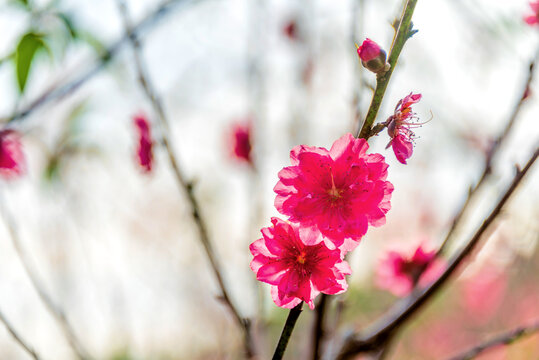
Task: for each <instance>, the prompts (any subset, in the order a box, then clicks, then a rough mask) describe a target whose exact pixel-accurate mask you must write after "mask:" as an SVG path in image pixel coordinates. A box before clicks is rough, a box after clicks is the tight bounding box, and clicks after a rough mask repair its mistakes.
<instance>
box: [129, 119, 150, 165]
mask: <svg viewBox="0 0 539 360" xmlns="http://www.w3.org/2000/svg"><path fill="white" fill-rule="evenodd" d="M133 122H134V124H135V128H136V130H137V134H138V137H139V140H138V149H137V160H138V163H139V165H140V167H141V168H142V169H143V171H144V172H146V173H149V172H151V171H152V165H153V152H152V148H153V141H152V136H151V133H150V123H149V121H148V119H147V118H146V116H145V115H143V114H138V115H135V116H134V117H133Z"/></svg>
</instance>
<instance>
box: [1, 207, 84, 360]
mask: <svg viewBox="0 0 539 360" xmlns="http://www.w3.org/2000/svg"><path fill="white" fill-rule="evenodd" d="M0 203H3V201H0ZM0 210H1V211H0V212H1V215H2V217H3V220H4V223H5V224H6V227H7V230H8V233H9V235H10V237H11V241H12V243H13V247H14V248H15V250H16V253H17V256H18V257H19V260H20V261H21V264H22V265H23V268H24V271H25V272H26V275H28V278H29V279H30V282H31V284H32V287H33V288H34V289H35V290H36V292H37V294H38V296H39V299H40V300H41V302H42V303H43V304H44V305H45V308H46V309H47V310H48V311H49V312H50V314H51V315H52V317H53V318H54V319H55V320H56V322H57V323H58V325H60V328H61V329H62V332H63V333H64V335H65V337H66V338H67V340H68V342H69V345H70V346H71V348H72V349H73V352H74V353H75V354H76V355H77V357H78V358H79V359H82V360H85V359H91V357H90V356H89V355H88V352H87V351H86V350H85V349H84V347H83V346H82V344H81V342H80V340H79V339H78V338H77V336H76V335H75V331H74V329H73V327H72V326H71V324H70V323H69V320H68V319H67V316H66V315H65V313H64V311H63V310H62V308H61V307H60V306H58V305H57V304H55V303H54V301H53V300H52V298H51V296H50V295H49V294H48V292H47V291H46V290H45V286H44V284H43V283H42V282H41V280H40V279H39V276H38V275H37V271H36V270H35V269H34V268H33V266H32V265H31V263H30V259H29V256H28V254H27V252H26V251H25V250H24V248H23V246H22V243H21V241H20V238H19V234H18V232H17V228H16V225H15V221H14V219H13V218H12V217H11V215H10V214H9V212H8V209H7V207H6V206H1V209H0Z"/></svg>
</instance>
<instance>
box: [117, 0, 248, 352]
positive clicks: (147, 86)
mask: <svg viewBox="0 0 539 360" xmlns="http://www.w3.org/2000/svg"><path fill="white" fill-rule="evenodd" d="M117 2H118V6H119V8H120V13H121V15H122V18H123V21H124V26H125V30H126V33H127V35H128V37H129V39H130V42H131V46H132V48H133V58H134V62H135V66H136V71H137V73H138V81H139V83H140V86H141V88H142V90H143V91H144V93H145V94H146V97H147V98H148V100H149V101H150V102H151V104H152V106H153V109H154V111H155V112H156V113H157V115H158V118H159V121H160V125H161V126H162V129H163V131H162V142H163V145H164V147H165V150H166V152H167V155H168V159H169V162H170V165H171V168H172V170H173V172H174V175H175V178H176V181H177V183H178V185H179V187H180V191H182V192H184V193H185V194H186V195H187V199H188V201H189V204H190V206H191V213H192V217H193V220H194V223H195V225H196V228H197V230H198V235H199V237H198V238H199V240H200V242H201V243H202V245H203V247H204V250H205V252H206V256H207V258H208V260H209V262H210V265H211V268H212V270H213V273H214V275H215V278H216V280H217V283H218V285H219V288H220V290H221V295H220V299H221V300H222V301H223V303H224V304H225V305H226V306H227V307H228V309H229V310H230V312H231V314H232V315H233V317H234V319H235V320H236V322H237V323H238V325H239V326H240V328H241V329H242V331H243V334H244V347H245V353H246V355H247V357H248V358H252V357H253V356H254V349H253V343H252V339H251V323H250V321H249V320H248V319H246V318H243V317H242V316H241V315H240V313H239V311H238V309H237V307H236V306H235V305H234V303H233V302H232V299H231V297H230V295H229V292H228V290H227V287H226V285H225V282H224V280H223V275H222V270H221V265H220V264H219V262H218V260H217V256H216V255H215V252H214V249H213V246H212V243H211V241H210V237H209V234H208V230H207V225H206V222H205V221H204V219H203V218H202V216H201V212H200V205H199V203H198V200H197V199H196V197H195V194H194V191H193V190H194V189H193V184H192V183H191V182H189V181H188V180H187V179H186V177H185V174H184V173H183V171H182V170H181V166H180V163H179V161H178V159H177V157H176V156H175V155H174V148H173V145H172V140H171V137H170V136H169V134H170V133H171V131H170V125H169V121H168V118H167V116H166V114H165V110H164V108H163V104H162V102H161V99H160V98H159V97H158V95H157V94H156V92H155V90H154V89H153V87H152V85H151V82H150V78H149V76H148V75H147V72H146V71H145V67H144V64H143V60H142V57H141V53H142V51H141V44H140V41H139V39H138V38H137V36H136V34H135V33H133V27H132V26H131V22H130V19H129V15H128V10H127V7H126V4H125V2H124V0H117Z"/></svg>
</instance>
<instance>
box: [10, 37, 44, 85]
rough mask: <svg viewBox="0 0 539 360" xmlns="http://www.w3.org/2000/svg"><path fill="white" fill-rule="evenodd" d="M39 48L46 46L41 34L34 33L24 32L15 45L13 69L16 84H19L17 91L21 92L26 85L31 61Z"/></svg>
mask: <svg viewBox="0 0 539 360" xmlns="http://www.w3.org/2000/svg"><path fill="white" fill-rule="evenodd" d="M41 48H46V46H45V44H44V42H43V38H42V36H41V35H39V34H35V33H28V34H25V35H24V36H23V37H22V38H21V40H20V41H19V44H18V45H17V50H16V51H15V70H16V73H17V84H18V85H19V92H20V93H21V94H22V93H23V92H24V88H25V87H26V81H27V80H28V74H29V73H30V67H31V66H32V61H33V60H34V57H35V55H36V53H37V51H38V50H39V49H41Z"/></svg>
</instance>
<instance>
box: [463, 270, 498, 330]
mask: <svg viewBox="0 0 539 360" xmlns="http://www.w3.org/2000/svg"><path fill="white" fill-rule="evenodd" d="M506 287H507V277H506V276H505V274H503V273H502V272H501V271H500V270H499V269H498V268H496V267H495V266H493V265H489V266H486V267H485V268H483V269H482V270H481V271H480V272H478V273H477V274H475V275H474V276H473V277H471V278H468V279H466V280H465V282H464V283H463V284H462V296H461V297H460V298H461V300H462V306H463V307H464V308H465V309H466V312H467V313H468V315H469V316H470V317H472V318H473V319H474V320H476V321H478V322H486V321H488V320H490V318H491V317H492V316H494V315H495V314H496V311H497V310H498V308H499V307H500V305H501V304H502V301H503V298H504V295H505V289H506Z"/></svg>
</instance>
